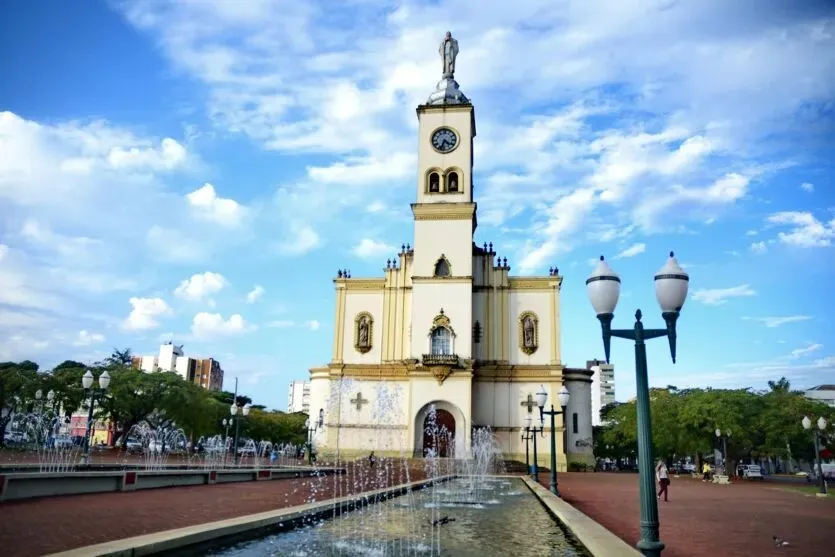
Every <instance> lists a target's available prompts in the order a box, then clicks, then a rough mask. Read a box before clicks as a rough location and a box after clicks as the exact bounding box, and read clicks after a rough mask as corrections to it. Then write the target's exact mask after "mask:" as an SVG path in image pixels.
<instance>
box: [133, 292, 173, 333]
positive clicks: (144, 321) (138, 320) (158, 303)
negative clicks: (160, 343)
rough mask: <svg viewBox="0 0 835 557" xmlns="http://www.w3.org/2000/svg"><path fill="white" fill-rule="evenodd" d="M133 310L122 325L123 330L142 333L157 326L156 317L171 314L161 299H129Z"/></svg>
mask: <svg viewBox="0 0 835 557" xmlns="http://www.w3.org/2000/svg"><path fill="white" fill-rule="evenodd" d="M128 301H129V302H130V305H131V307H132V308H133V309H131V312H130V314H129V315H128V317H127V319H125V321H124V323H123V327H124V328H125V329H128V330H131V331H143V330H146V329H154V328H156V327H158V326H159V322H158V321H157V318H158V317H161V316H164V315H170V314H171V313H173V312H172V311H171V308H170V307H169V306H168V304H167V303H165V300H163V299H162V298H131V299H130V300H128Z"/></svg>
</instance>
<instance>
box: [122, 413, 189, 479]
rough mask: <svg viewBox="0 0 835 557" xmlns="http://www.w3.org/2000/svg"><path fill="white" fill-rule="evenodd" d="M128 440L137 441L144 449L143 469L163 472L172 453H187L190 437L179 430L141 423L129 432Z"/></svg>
mask: <svg viewBox="0 0 835 557" xmlns="http://www.w3.org/2000/svg"><path fill="white" fill-rule="evenodd" d="M127 437H128V439H136V440H137V441H138V442H139V443H140V445H141V447H142V467H144V468H145V469H146V470H162V469H163V468H165V466H166V464H167V462H168V457H169V456H170V455H171V453H172V452H181V451H185V450H186V448H187V447H188V437H186V434H185V432H184V431H183V430H182V429H179V428H173V427H153V426H151V425H150V424H149V423H148V422H145V421H143V422H140V423H138V424H136V425H134V426H133V427H131V428H130V430H128V434H127Z"/></svg>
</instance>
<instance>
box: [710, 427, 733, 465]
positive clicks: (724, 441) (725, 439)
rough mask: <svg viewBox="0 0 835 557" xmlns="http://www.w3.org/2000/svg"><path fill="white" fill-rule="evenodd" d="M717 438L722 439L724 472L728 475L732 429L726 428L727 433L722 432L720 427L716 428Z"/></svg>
mask: <svg viewBox="0 0 835 557" xmlns="http://www.w3.org/2000/svg"><path fill="white" fill-rule="evenodd" d="M714 433H716V438H717V439H721V440H722V472H724V474H725V475H726V476H727V475H728V438H729V437H730V436H731V430H730V429H726V430H725V434H724V435H723V434H722V430H721V429H719V428H718V427H717V428H716V431H715V432H714Z"/></svg>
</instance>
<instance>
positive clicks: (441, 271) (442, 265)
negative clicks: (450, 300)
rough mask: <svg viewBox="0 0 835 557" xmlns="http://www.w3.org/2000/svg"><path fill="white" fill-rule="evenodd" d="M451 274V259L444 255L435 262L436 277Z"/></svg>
mask: <svg viewBox="0 0 835 557" xmlns="http://www.w3.org/2000/svg"><path fill="white" fill-rule="evenodd" d="M450 274H451V272H450V268H449V261H447V260H446V257H444V256H443V255H442V256H441V258H440V259H438V261H437V262H436V263H435V276H436V277H448V276H449V275H450Z"/></svg>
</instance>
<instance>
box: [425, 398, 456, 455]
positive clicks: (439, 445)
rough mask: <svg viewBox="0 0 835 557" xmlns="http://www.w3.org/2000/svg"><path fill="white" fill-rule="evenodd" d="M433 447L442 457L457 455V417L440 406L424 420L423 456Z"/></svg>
mask: <svg viewBox="0 0 835 557" xmlns="http://www.w3.org/2000/svg"><path fill="white" fill-rule="evenodd" d="M433 449H434V450H435V454H436V455H437V456H439V457H441V458H448V457H451V456H454V455H455V417H453V415H452V414H451V413H450V412H448V411H446V410H443V409H439V408H436V409H435V411H434V412H430V413H429V414H428V415H427V416H426V418H425V419H424V420H423V456H426V455H427V454H428V453H429V451H430V450H433Z"/></svg>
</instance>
